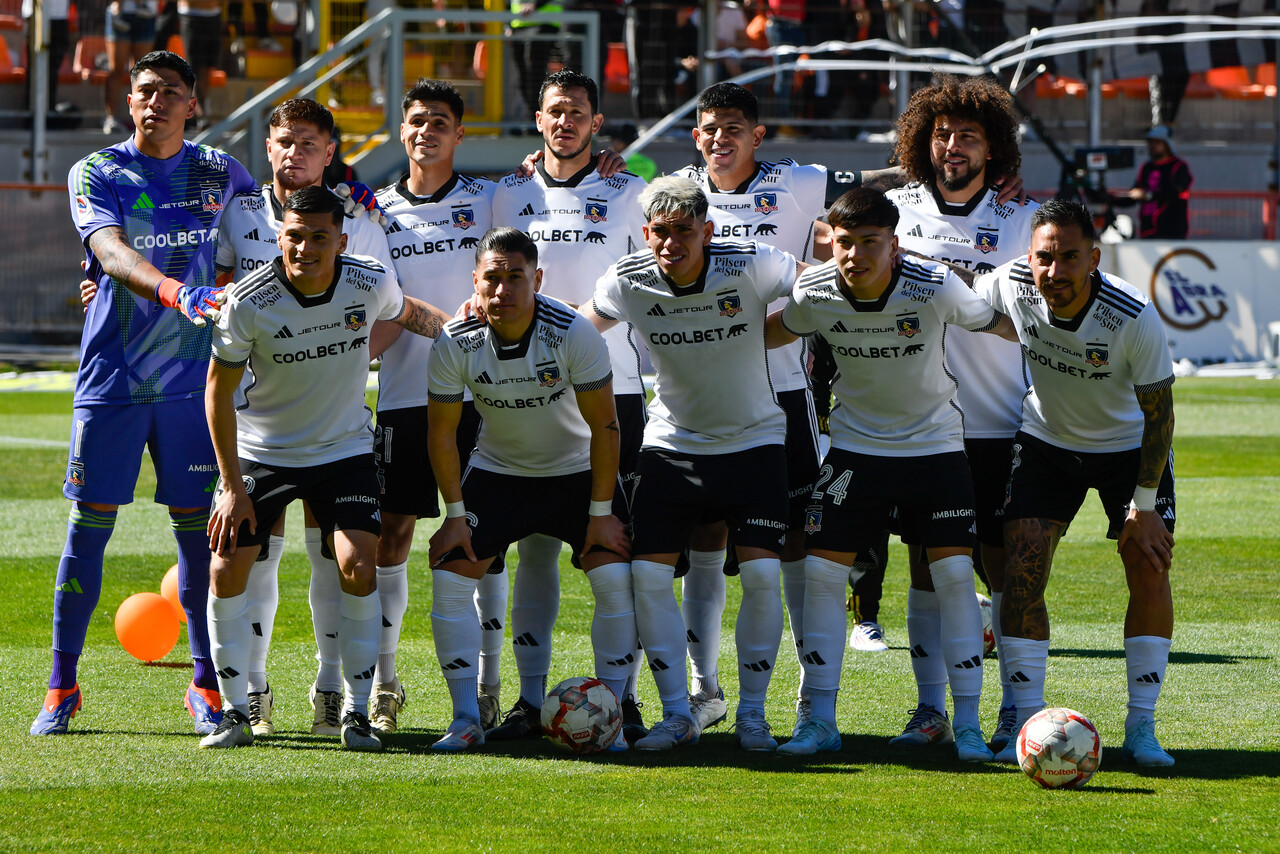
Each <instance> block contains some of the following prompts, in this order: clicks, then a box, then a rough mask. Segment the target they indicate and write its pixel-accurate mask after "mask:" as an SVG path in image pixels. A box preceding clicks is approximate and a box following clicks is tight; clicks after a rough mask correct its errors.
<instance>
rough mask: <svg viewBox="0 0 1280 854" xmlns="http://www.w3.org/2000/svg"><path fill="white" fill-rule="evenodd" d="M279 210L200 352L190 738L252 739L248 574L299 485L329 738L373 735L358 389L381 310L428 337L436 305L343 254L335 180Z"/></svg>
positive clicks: (368, 497) (222, 742) (365, 419)
mask: <svg viewBox="0 0 1280 854" xmlns="http://www.w3.org/2000/svg"><path fill="white" fill-rule="evenodd" d="M283 209H284V216H283V218H282V220H281V226H280V234H279V238H278V241H279V245H280V249H281V251H282V252H283V257H282V258H280V259H278V260H276V261H274V262H272V263H271V264H269V265H267V266H264V267H260V268H259V269H258V270H256V271H254V272H253V273H251V274H250V275H248V276H246V277H245V278H244V279H243V280H242V281H240V282H237V283H235V284H233V285H231V286H229V287H228V288H227V304H226V307H225V308H224V309H223V310H222V313H221V316H220V317H219V319H218V326H217V330H216V332H215V334H214V348H213V361H212V362H211V363H210V365H209V380H208V386H207V388H206V391H205V407H206V410H207V414H208V420H209V432H210V434H211V435H212V437H213V445H214V451H215V452H216V453H217V457H218V471H219V474H220V476H221V478H220V482H219V487H218V492H217V495H216V496H215V498H214V506H213V511H212V514H211V515H210V518H209V546H210V548H211V549H212V550H213V551H214V557H213V561H212V564H211V568H210V592H209V635H210V639H211V642H212V646H213V663H214V666H215V667H216V668H217V671H218V686H219V689H220V690H221V692H222V697H223V710H224V714H223V720H222V723H221V724H220V725H219V726H218V728H217V729H216V730H214V732H213V734H211V735H209V736H206V737H205V738H204V739H202V740H201V741H200V746H201V747H239V746H241V745H247V744H252V743H253V731H252V729H251V728H250V723H249V693H248V678H247V674H248V670H249V656H250V636H251V634H252V632H251V628H250V621H249V617H248V610H247V608H248V603H247V601H246V595H245V589H246V587H247V584H248V580H249V574H250V572H251V571H252V569H253V564H254V560H255V559H256V557H257V555H258V552H259V550H260V549H261V547H262V546H263V544H265V543H266V541H267V537H268V536H269V535H270V532H271V528H272V526H273V525H274V524H275V521H276V519H277V518H278V517H279V515H280V513H281V512H283V510H284V508H285V506H286V505H288V504H289V502H290V501H292V500H294V499H295V498H301V499H304V500H306V501H308V502H309V503H310V505H311V508H312V511H313V512H314V513H315V516H316V519H317V520H318V521H319V523H320V530H321V533H322V535H323V536H325V537H326V538H329V539H330V548H331V550H332V552H333V554H334V556H335V557H336V558H337V560H338V566H339V570H340V572H341V579H340V582H339V583H340V586H341V588H342V602H341V606H340V609H339V610H340V615H341V628H340V630H339V644H340V649H341V654H342V678H343V683H344V687H345V689H346V699H345V702H344V705H343V710H342V711H343V713H342V718H341V725H342V744H343V746H344V747H347V748H349V749H354V750H381V749H382V743H381V742H380V741H379V740H378V738H377V736H376V735H374V734H373V733H372V731H371V729H370V726H369V718H368V711H369V687H370V683H371V677H372V676H373V672H374V666H375V665H376V663H377V658H378V643H379V639H380V635H381V631H382V608H381V607H380V605H379V602H378V597H377V596H376V595H374V593H375V588H376V582H375V577H374V561H375V554H376V551H377V546H378V532H379V528H380V519H379V514H378V481H377V474H376V470H375V467H374V462H373V441H372V436H373V431H372V429H371V426H370V419H369V411H368V409H367V408H366V407H365V403H364V389H365V383H366V381H367V379H368V375H369V357H368V337H369V328H368V327H369V324H371V323H372V322H373V321H375V320H390V321H394V322H395V323H398V324H400V325H401V326H403V327H404V328H405V329H408V330H409V331H411V332H415V333H417V334H419V335H426V336H429V337H435V336H436V335H439V334H440V329H441V328H442V327H443V326H444V324H445V322H447V320H448V316H447V315H446V314H444V313H443V312H440V311H439V310H437V309H436V308H434V307H433V306H430V305H427V304H426V303H423V302H421V301H419V300H416V299H414V298H412V297H406V296H404V295H403V294H402V293H401V291H400V287H399V285H398V284H396V282H395V279H394V277H392V276H389V275H388V274H387V272H386V271H385V270H384V268H383V267H382V266H381V265H379V264H377V263H376V262H374V261H372V260H370V259H361V258H357V257H353V256H347V255H341V254H340V253H341V252H342V251H343V250H344V249H345V248H346V245H347V238H346V235H344V234H343V233H342V221H343V210H342V200H341V199H339V198H338V197H337V196H335V195H334V194H333V193H331V192H329V191H328V190H326V189H324V188H323V187H305V188H303V189H300V190H297V191H296V192H294V193H293V194H291V195H290V196H289V198H288V199H287V200H286V201H285V203H284V208H283ZM281 330H289V331H290V334H289V335H288V336H283V335H281V334H280V331H281ZM249 365H251V367H250V368H249V370H250V372H251V373H252V382H250V383H247V384H246V386H245V389H246V390H245V392H244V398H245V402H244V404H243V405H242V406H241V407H240V409H239V410H238V411H237V410H236V408H235V403H234V395H235V392H236V389H237V388H238V387H239V386H240V382H241V379H242V378H243V377H244V372H245V368H246V366H249Z"/></svg>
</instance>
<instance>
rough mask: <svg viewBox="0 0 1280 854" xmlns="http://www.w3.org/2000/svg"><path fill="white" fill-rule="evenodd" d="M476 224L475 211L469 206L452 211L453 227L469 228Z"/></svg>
mask: <svg viewBox="0 0 1280 854" xmlns="http://www.w3.org/2000/svg"><path fill="white" fill-rule="evenodd" d="M475 224H476V212H475V211H474V210H472V209H471V208H462V209H461V210H455V211H454V212H453V227H454V228H470V227H471V226H473V225H475Z"/></svg>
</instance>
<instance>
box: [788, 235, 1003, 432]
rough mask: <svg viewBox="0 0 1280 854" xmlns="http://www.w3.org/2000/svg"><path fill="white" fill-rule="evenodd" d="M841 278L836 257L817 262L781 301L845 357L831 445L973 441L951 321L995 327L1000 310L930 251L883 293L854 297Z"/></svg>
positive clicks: (794, 323) (794, 318) (902, 269)
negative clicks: (949, 363)
mask: <svg viewBox="0 0 1280 854" xmlns="http://www.w3.org/2000/svg"><path fill="white" fill-rule="evenodd" d="M840 284H841V278H840V271H839V270H838V269H836V265H835V261H834V260H832V261H828V262H827V263H825V264H822V265H821V266H818V267H810V268H809V269H808V270H805V271H804V272H803V273H801V274H800V278H799V279H798V280H797V281H796V287H795V290H794V291H793V292H792V294H791V301H790V302H789V303H788V304H787V307H786V308H785V309H783V310H782V323H783V325H784V326H786V328H787V329H788V330H790V331H791V332H792V333H794V334H796V335H809V334H810V333H813V332H817V333H820V334H821V335H822V337H823V338H825V339H827V341H828V342H829V343H830V345H831V353H832V356H833V357H834V358H835V360H836V365H837V366H838V367H839V373H838V375H837V377H836V380H835V382H834V384H833V386H832V391H833V392H834V394H835V398H836V403H835V405H834V406H833V407H832V409H831V446H832V447H833V448H840V449H842V450H846V451H854V452H856V453H860V454H875V455H877V456H885V457H912V456H924V455H926V454H941V453H947V452H950V451H961V450H964V415H963V414H962V413H961V411H960V407H959V405H958V404H957V403H956V399H955V392H956V381H955V378H954V377H952V376H951V374H950V373H948V371H947V367H946V354H947V347H948V345H949V343H950V341H949V340H948V334H949V330H950V329H951V325H952V324H954V325H956V326H961V327H964V328H965V329H972V330H975V331H979V330H983V329H990V328H992V327H993V326H995V325H996V324H997V323H998V322H999V321H1000V314H999V313H998V312H996V311H995V310H994V309H993V308H992V307H991V306H990V305H989V304H988V303H986V302H984V301H983V300H982V299H981V298H980V297H979V296H978V295H977V294H975V293H974V292H973V291H972V290H970V289H969V287H968V286H967V285H966V284H965V283H964V282H963V281H961V280H960V278H959V277H958V276H956V274H955V273H952V272H951V271H950V270H947V269H946V268H945V267H941V266H939V265H937V264H932V263H930V262H927V261H915V260H912V259H904V260H903V262H902V264H901V265H900V266H899V267H898V269H896V270H895V271H894V273H893V280H892V281H891V282H890V284H889V287H888V288H887V289H886V290H885V292H884V294H883V295H882V296H881V297H880V299H878V300H874V301H867V302H865V303H863V302H851V301H850V299H849V298H848V297H847V296H846V294H845V292H844V290H842V289H841V287H840Z"/></svg>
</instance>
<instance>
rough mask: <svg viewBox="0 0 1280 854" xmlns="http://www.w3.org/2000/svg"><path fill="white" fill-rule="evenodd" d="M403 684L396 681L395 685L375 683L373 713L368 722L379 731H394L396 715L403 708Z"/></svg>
mask: <svg viewBox="0 0 1280 854" xmlns="http://www.w3.org/2000/svg"><path fill="white" fill-rule="evenodd" d="M404 701H405V696H404V686H403V685H401V684H400V683H399V680H397V681H396V684H395V685H376V686H374V689H373V714H372V715H370V716H369V723H370V724H371V725H372V726H373V728H374V729H376V730H377V731H378V732H380V733H392V732H395V731H396V717H397V716H398V715H399V714H400V710H401V709H403V708H404Z"/></svg>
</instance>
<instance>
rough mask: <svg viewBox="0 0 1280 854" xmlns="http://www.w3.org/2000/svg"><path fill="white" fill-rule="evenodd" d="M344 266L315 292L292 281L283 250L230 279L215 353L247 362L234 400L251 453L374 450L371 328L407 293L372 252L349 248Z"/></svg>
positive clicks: (309, 461)
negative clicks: (369, 394)
mask: <svg viewBox="0 0 1280 854" xmlns="http://www.w3.org/2000/svg"><path fill="white" fill-rule="evenodd" d="M337 266H338V269H337V275H335V276H334V280H333V283H332V284H331V285H330V286H329V289H328V290H326V291H325V292H324V293H321V294H316V295H314V296H307V295H305V294H301V293H299V292H298V291H297V289H295V288H294V287H293V285H292V284H290V283H289V280H288V279H287V278H286V276H285V272H284V268H283V266H282V264H281V262H280V261H279V259H277V260H276V261H273V262H272V263H270V264H268V265H267V266H265V267H260V268H259V269H257V270H255V271H254V272H252V273H250V274H249V275H247V276H246V277H244V278H243V279H241V280H240V281H238V282H233V283H232V284H230V285H228V286H227V304H226V306H225V307H224V308H223V310H222V314H221V316H220V317H219V318H218V322H217V324H216V326H215V327H214V333H213V358H214V360H215V361H217V362H218V363H219V364H221V365H226V366H228V367H239V366H241V365H247V370H246V372H245V382H243V383H241V387H240V393H241V394H243V396H244V400H243V401H242V402H238V403H237V407H236V409H237V417H236V427H237V430H236V436H237V439H238V442H239V453H240V456H241V457H244V458H245V459H249V460H256V461H257V462H260V463H265V464H268V465H277V466H311V465H317V464H320V463H328V462H333V461H334V460H342V459H347V458H348V457H354V456H357V455H359V454H369V453H372V452H373V428H372V425H371V422H370V417H369V415H370V413H369V408H368V407H367V406H365V403H364V389H365V384H366V383H367V382H368V379H369V327H370V326H371V325H372V324H373V322H374V321H375V320H391V319H393V318H396V317H399V316H400V314H401V313H402V312H403V311H404V295H403V294H402V293H401V292H400V286H399V285H398V284H397V283H396V279H395V275H394V274H393V273H390V272H388V271H387V270H386V269H385V268H384V267H383V266H382V265H381V264H379V263H378V262H377V261H375V260H374V259H372V258H356V257H353V256H350V255H341V256H339V257H338V265H337Z"/></svg>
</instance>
